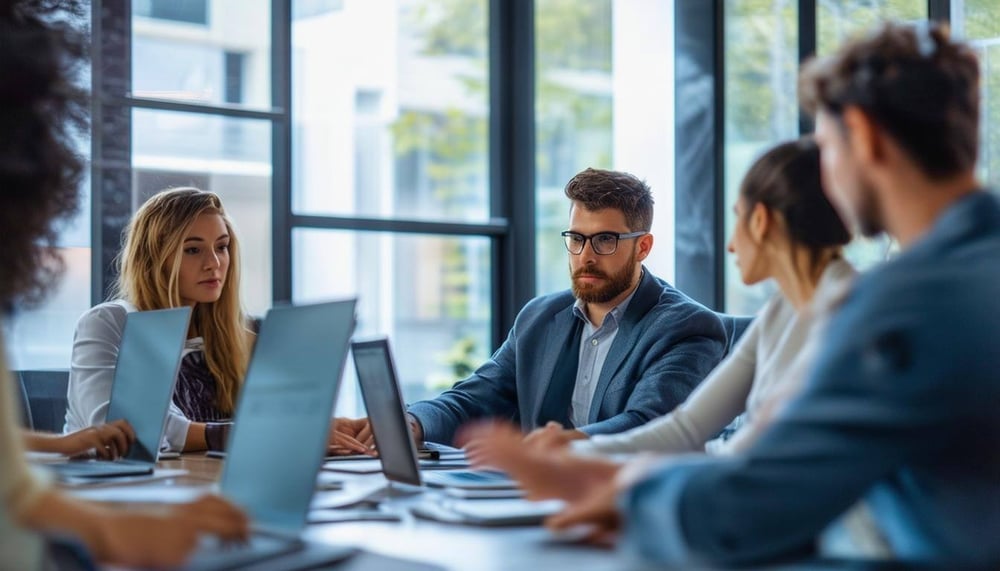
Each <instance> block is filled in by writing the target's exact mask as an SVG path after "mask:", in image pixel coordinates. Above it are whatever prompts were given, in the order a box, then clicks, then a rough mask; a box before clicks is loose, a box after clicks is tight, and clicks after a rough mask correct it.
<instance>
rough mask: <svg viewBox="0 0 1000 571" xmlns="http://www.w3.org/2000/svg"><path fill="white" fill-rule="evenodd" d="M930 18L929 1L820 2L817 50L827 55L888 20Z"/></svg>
mask: <svg viewBox="0 0 1000 571" xmlns="http://www.w3.org/2000/svg"><path fill="white" fill-rule="evenodd" d="M926 18H927V0H820V1H819V2H817V4H816V20H817V21H816V35H817V38H816V51H817V53H818V54H819V55H826V54H829V53H831V52H833V51H834V50H836V49H837V47H838V46H839V45H840V44H841V43H843V42H844V40H847V39H850V38H853V37H855V36H857V35H858V34H864V33H865V32H867V31H869V30H872V29H874V28H875V27H876V26H878V24H879V23H880V22H884V21H886V20H903V21H915V20H923V19H926Z"/></svg>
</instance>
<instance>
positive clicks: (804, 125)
mask: <svg viewBox="0 0 1000 571" xmlns="http://www.w3.org/2000/svg"><path fill="white" fill-rule="evenodd" d="M798 8H799V66H801V65H802V64H803V63H804V62H805V61H806V60H808V59H809V58H811V57H813V56H815V55H816V38H817V32H818V26H819V24H818V20H817V14H816V0H799V6H798ZM812 130H813V120H812V117H810V116H809V114H808V113H806V112H805V111H803V110H802V109H801V108H800V109H799V133H800V134H804V133H811V132H812Z"/></svg>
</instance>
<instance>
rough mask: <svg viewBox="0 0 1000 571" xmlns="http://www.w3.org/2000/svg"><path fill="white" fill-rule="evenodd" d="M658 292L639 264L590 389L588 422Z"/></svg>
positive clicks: (602, 398)
mask: <svg viewBox="0 0 1000 571" xmlns="http://www.w3.org/2000/svg"><path fill="white" fill-rule="evenodd" d="M662 292H663V288H662V287H661V286H660V284H659V283H657V281H656V279H655V278H654V277H653V274H651V273H650V272H649V270H647V269H646V268H645V267H643V272H642V280H641V281H640V282H639V287H638V288H637V289H636V292H635V295H634V296H633V297H632V301H631V302H630V303H629V304H628V308H627V309H626V310H625V315H624V316H623V317H622V321H621V323H619V324H618V334H617V335H615V340H614V341H613V342H612V343H611V349H610V350H609V351H608V357H607V359H605V360H604V366H603V367H601V377H600V379H598V381H597V388H596V389H594V400H592V401H591V402H590V413H589V414H588V415H587V422H588V423H592V422H597V413H598V411H600V410H601V404H602V403H603V402H604V395H605V393H607V392H608V385H610V384H611V379H612V378H613V377H614V376H615V374H616V373H618V370H619V369H621V367H622V365H623V364H624V363H625V359H626V358H627V357H628V356H629V354H630V353H631V352H632V349H633V347H635V342H636V340H637V339H638V336H639V335H640V333H641V331H640V329H639V322H640V321H642V318H643V317H645V316H646V313H648V312H649V310H650V309H651V308H652V307H653V306H654V305H656V302H657V301H659V299H660V294H661V293H662Z"/></svg>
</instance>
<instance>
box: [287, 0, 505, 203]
mask: <svg viewBox="0 0 1000 571" xmlns="http://www.w3.org/2000/svg"><path fill="white" fill-rule="evenodd" d="M487 13H488V9H487V1H486V0H397V1H395V2H389V1H380V2H370V1H368V0H344V1H343V2H336V3H328V4H326V5H317V3H316V2H315V1H308V2H307V1H304V0H297V1H295V2H293V14H294V15H295V19H294V21H293V24H292V50H293V59H292V97H293V102H294V103H293V106H292V110H293V121H294V131H293V132H294V140H293V145H292V152H293V158H292V160H293V169H294V171H293V172H294V173H295V176H294V177H293V187H292V197H293V199H292V207H293V209H294V210H295V211H296V212H298V213H303V214H321V215H340V216H363V217H378V218H417V219H438V220H457V221H482V220H486V219H487V218H489V194H488V190H487V187H488V179H489V172H488V146H487V145H488V133H487V125H488V122H489V84H488V82H487V69H488V61H487V59H488V47H487V40H488V33H487V30H488V27H487Z"/></svg>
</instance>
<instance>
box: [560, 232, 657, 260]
mask: <svg viewBox="0 0 1000 571" xmlns="http://www.w3.org/2000/svg"><path fill="white" fill-rule="evenodd" d="M648 233H649V232H629V233H628V234H620V233H618V232H598V233H597V234H591V235H590V236H587V235H586V234H580V233H579V232H570V231H569V230H566V231H565V232H563V233H562V237H563V239H564V240H565V241H566V250H567V251H568V252H569V253H570V254H573V255H577V254H581V253H583V248H584V247H585V246H586V245H587V240H590V247H591V248H593V249H594V253H595V254H600V255H602V256H610V255H611V254H614V253H615V252H616V251H618V240H628V239H630V238H638V237H639V236H645V235H646V234H648Z"/></svg>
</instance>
